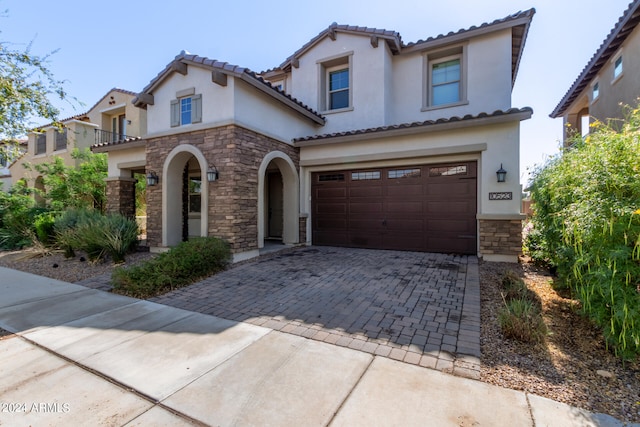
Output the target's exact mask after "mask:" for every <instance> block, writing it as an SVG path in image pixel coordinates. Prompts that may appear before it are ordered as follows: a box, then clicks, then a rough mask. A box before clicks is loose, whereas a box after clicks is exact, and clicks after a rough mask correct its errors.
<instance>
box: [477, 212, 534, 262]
mask: <svg viewBox="0 0 640 427" xmlns="http://www.w3.org/2000/svg"><path fill="white" fill-rule="evenodd" d="M487 217H489V215H484V216H479V223H480V256H481V257H482V258H483V259H484V260H485V261H497V262H518V256H519V255H520V254H522V217H523V216H520V215H512V216H510V217H508V218H506V219H500V218H495V219H493V218H490V217H489V218H487ZM514 217H517V219H516V218H514Z"/></svg>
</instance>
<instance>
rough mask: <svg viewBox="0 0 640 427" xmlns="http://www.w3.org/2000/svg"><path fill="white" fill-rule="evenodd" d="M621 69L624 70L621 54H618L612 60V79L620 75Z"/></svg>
mask: <svg viewBox="0 0 640 427" xmlns="http://www.w3.org/2000/svg"><path fill="white" fill-rule="evenodd" d="M622 71H624V69H623V63H622V55H619V56H618V57H617V58H616V59H615V60H614V61H613V79H614V80H615V79H617V78H618V77H620V76H621V75H622Z"/></svg>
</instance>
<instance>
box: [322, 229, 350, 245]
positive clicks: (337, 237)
mask: <svg viewBox="0 0 640 427" xmlns="http://www.w3.org/2000/svg"><path fill="white" fill-rule="evenodd" d="M313 242H314V244H316V245H320V246H324V245H327V246H329V245H330V246H349V234H348V233H347V232H346V231H345V232H343V233H341V232H337V231H327V232H318V231H316V232H314V233H313Z"/></svg>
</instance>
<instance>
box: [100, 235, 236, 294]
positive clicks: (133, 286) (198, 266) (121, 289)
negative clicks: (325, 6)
mask: <svg viewBox="0 0 640 427" xmlns="http://www.w3.org/2000/svg"><path fill="white" fill-rule="evenodd" d="M230 259H231V251H230V249H229V246H228V244H227V243H226V242H224V241H223V240H221V239H218V238H215V237H198V238H194V239H190V240H189V241H187V242H182V243H180V244H179V245H178V246H176V247H174V248H172V249H170V250H169V251H168V252H165V253H162V254H160V255H158V256H157V257H155V258H153V259H150V260H148V261H146V262H144V263H142V264H138V265H134V266H131V267H126V268H116V269H115V270H114V272H113V274H112V277H111V282H112V284H113V290H114V292H117V293H121V294H124V295H129V296H132V297H136V298H148V297H151V296H154V295H159V294H162V293H165V292H169V291H171V290H173V289H177V288H180V287H183V286H187V285H189V284H191V283H194V282H195V281H197V280H199V279H202V278H204V277H207V276H210V275H212V274H214V273H217V272H219V271H222V270H224V269H225V268H226V267H227V265H228V264H229V261H230Z"/></svg>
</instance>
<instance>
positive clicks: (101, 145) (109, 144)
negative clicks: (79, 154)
mask: <svg viewBox="0 0 640 427" xmlns="http://www.w3.org/2000/svg"><path fill="white" fill-rule="evenodd" d="M136 141H142V138H141V137H139V136H133V137H130V138H125V139H121V140H119V141H111V142H102V143H99V144H93V145H92V146H91V151H93V150H95V149H97V148H102V149H107V148H109V147H114V146H116V145H117V146H121V145H124V144H129V143H132V142H136ZM105 151H106V150H105Z"/></svg>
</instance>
